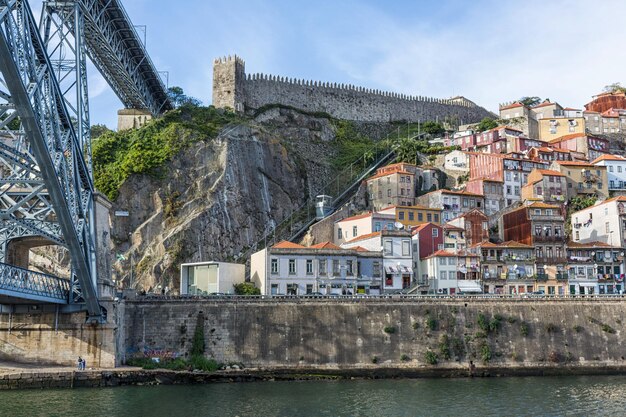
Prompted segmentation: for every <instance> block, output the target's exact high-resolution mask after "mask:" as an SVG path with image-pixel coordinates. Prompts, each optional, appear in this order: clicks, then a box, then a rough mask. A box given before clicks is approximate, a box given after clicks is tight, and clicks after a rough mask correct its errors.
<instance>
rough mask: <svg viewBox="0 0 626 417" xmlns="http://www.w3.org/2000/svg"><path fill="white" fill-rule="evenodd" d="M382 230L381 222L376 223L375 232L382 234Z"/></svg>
mask: <svg viewBox="0 0 626 417" xmlns="http://www.w3.org/2000/svg"><path fill="white" fill-rule="evenodd" d="M380 229H381V224H380V222H376V223H374V231H375V232H380Z"/></svg>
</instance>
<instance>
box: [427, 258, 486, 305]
mask: <svg viewBox="0 0 626 417" xmlns="http://www.w3.org/2000/svg"><path fill="white" fill-rule="evenodd" d="M421 263H422V265H421V267H420V270H421V271H422V278H421V279H422V280H426V281H428V287H429V291H428V292H430V293H433V294H442V295H443V294H457V293H460V292H471V293H481V292H482V287H481V285H480V280H479V277H478V274H479V272H478V271H479V266H478V256H476V255H473V254H469V253H465V252H461V253H453V252H448V251H444V250H440V251H437V252H435V253H433V254H432V255H430V256H427V257H425V258H423V259H422V260H421ZM470 278H471V279H470Z"/></svg>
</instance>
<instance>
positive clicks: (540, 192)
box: [537, 187, 543, 195]
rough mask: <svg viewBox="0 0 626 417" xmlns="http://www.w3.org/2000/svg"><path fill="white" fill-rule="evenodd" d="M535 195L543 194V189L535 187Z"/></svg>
mask: <svg viewBox="0 0 626 417" xmlns="http://www.w3.org/2000/svg"><path fill="white" fill-rule="evenodd" d="M537 195H543V189H542V188H541V187H537Z"/></svg>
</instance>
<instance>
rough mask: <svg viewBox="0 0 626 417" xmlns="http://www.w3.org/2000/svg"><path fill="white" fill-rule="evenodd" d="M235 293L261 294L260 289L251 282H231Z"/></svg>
mask: <svg viewBox="0 0 626 417" xmlns="http://www.w3.org/2000/svg"><path fill="white" fill-rule="evenodd" d="M233 287H234V289H235V294H237V295H261V289H260V288H257V287H255V286H254V283H252V282H241V283H239V284H233Z"/></svg>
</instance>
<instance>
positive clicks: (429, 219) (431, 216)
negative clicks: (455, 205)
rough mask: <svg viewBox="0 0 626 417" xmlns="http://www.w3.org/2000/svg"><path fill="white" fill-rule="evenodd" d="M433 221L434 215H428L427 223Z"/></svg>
mask: <svg viewBox="0 0 626 417" xmlns="http://www.w3.org/2000/svg"><path fill="white" fill-rule="evenodd" d="M432 220H433V215H432V214H430V213H426V221H427V222H431V221H432Z"/></svg>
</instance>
